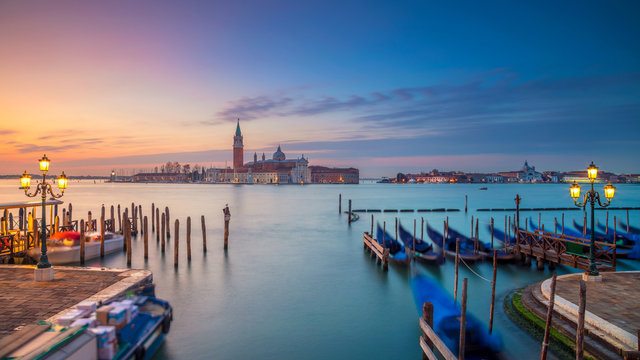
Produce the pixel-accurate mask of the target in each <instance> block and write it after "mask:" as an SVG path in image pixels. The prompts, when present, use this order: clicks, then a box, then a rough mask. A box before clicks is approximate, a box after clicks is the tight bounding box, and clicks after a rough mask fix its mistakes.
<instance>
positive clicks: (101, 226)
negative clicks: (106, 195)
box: [100, 215, 105, 259]
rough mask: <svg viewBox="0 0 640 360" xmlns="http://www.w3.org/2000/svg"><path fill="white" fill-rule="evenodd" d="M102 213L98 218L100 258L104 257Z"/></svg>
mask: <svg viewBox="0 0 640 360" xmlns="http://www.w3.org/2000/svg"><path fill="white" fill-rule="evenodd" d="M104 227H105V223H104V215H103V216H102V217H101V218H100V258H101V259H102V258H103V257H104V232H105V228H104Z"/></svg>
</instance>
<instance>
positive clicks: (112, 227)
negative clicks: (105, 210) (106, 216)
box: [111, 205, 116, 232]
mask: <svg viewBox="0 0 640 360" xmlns="http://www.w3.org/2000/svg"><path fill="white" fill-rule="evenodd" d="M111 231H112V232H116V217H115V215H114V208H113V205H111Z"/></svg>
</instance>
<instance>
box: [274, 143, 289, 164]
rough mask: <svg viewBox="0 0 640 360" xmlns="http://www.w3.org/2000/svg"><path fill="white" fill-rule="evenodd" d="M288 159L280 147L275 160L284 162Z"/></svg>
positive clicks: (275, 153) (275, 154)
mask: <svg viewBox="0 0 640 360" xmlns="http://www.w3.org/2000/svg"><path fill="white" fill-rule="evenodd" d="M286 158H287V157H286V156H285V155H284V153H283V152H282V150H281V149H280V145H278V150H276V152H274V153H273V160H277V161H283V160H285V159H286Z"/></svg>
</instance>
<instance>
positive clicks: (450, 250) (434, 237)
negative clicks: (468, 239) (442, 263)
mask: <svg viewBox="0 0 640 360" xmlns="http://www.w3.org/2000/svg"><path fill="white" fill-rule="evenodd" d="M427 235H429V238H431V241H432V242H433V244H434V246H436V247H440V248H441V247H442V245H440V244H442V240H443V236H442V234H440V233H439V232H438V231H437V230H435V229H433V228H432V227H431V226H430V225H429V223H428V222H427ZM471 249H473V245H472V246H471ZM443 250H444V254H445V256H447V257H449V258H451V259H455V257H456V241H455V239H454V238H453V237H452V236H451V233H449V234H448V235H447V237H446V239H444V249H443ZM458 255H459V256H460V258H461V259H462V260H464V261H468V262H474V261H480V260H482V256H481V255H480V254H476V253H474V252H473V250H469V249H467V248H466V247H465V246H463V243H462V242H461V243H460V250H459V252H458Z"/></svg>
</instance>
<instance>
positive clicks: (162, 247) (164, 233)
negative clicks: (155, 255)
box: [160, 213, 167, 254]
mask: <svg viewBox="0 0 640 360" xmlns="http://www.w3.org/2000/svg"><path fill="white" fill-rule="evenodd" d="M165 216H166V214H165V213H162V231H161V232H160V233H161V236H162V242H161V244H160V251H161V252H162V253H163V254H164V243H165V241H164V237H165V235H166V231H165V230H164V229H165V227H166V223H167V221H166V217H165Z"/></svg>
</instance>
